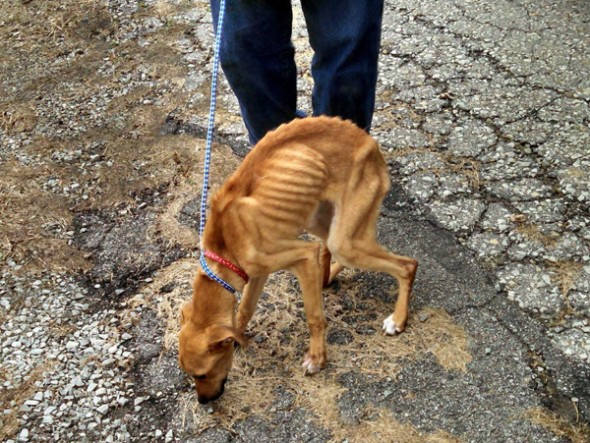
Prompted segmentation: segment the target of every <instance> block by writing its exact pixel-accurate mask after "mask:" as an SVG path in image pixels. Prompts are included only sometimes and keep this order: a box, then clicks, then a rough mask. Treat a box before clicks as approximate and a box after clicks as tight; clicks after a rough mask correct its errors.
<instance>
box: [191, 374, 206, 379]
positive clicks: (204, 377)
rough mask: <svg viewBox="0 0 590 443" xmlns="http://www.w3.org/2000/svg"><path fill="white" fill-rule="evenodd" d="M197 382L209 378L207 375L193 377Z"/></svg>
mask: <svg viewBox="0 0 590 443" xmlns="http://www.w3.org/2000/svg"><path fill="white" fill-rule="evenodd" d="M193 378H194V379H195V380H205V379H206V378H207V376H206V375H193Z"/></svg>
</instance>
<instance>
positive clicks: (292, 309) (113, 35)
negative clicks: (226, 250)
mask: <svg viewBox="0 0 590 443" xmlns="http://www.w3.org/2000/svg"><path fill="white" fill-rule="evenodd" d="M82 3H83V5H82ZM82 3H80V2H73V1H69V0H68V1H65V2H56V1H47V2H38V1H35V0H29V1H21V2H16V1H15V2H11V3H5V4H2V5H0V30H2V31H1V32H3V34H2V35H1V36H0V37H2V38H0V42H1V43H0V51H1V54H2V55H3V57H2V60H1V61H0V72H1V73H2V75H0V91H2V92H1V94H0V115H1V117H2V120H1V124H0V191H1V193H0V208H2V209H1V210H2V217H1V220H0V233H1V234H2V237H5V238H0V274H1V275H0V329H1V330H2V338H1V340H2V358H1V360H0V393H1V397H2V400H1V406H2V407H1V408H0V420H1V422H0V425H1V426H0V427H1V434H0V437H1V438H0V439H1V440H2V441H6V442H26V441H34V442H37V441H48V442H58V441H59V442H64V441H68V442H85V441H87V442H90V441H105V442H112V441H166V442H171V441H182V442H190V443H197V442H232V443H242V442H250V441H256V442H261V441H262V442H278V441H281V442H302V441H309V442H328V441H330V442H332V441H333V442H339V443H343V442H356V441H359V442H360V441H363V442H366V441H395V442H408V443H409V442H425V443H426V442H430V443H433V442H447V443H456V442H574V443H578V442H586V441H589V439H590V431H589V430H588V422H589V421H590V8H588V5H587V4H586V3H587V2H585V1H584V0H534V1H533V0H526V1H521V0H514V1H508V0H499V1H494V2H490V1H483V0H436V1H433V0H428V1H427V0H396V1H386V8H385V17H384V23H383V38H382V49H381V56H380V70H379V72H380V77H379V83H378V90H377V103H376V113H375V118H374V123H373V128H372V134H373V135H374V136H375V137H376V138H377V139H378V140H379V142H380V143H381V145H382V148H383V152H384V154H385V157H386V160H387V162H388V165H389V167H390V173H391V178H392V184H393V186H392V191H391V192H390V194H389V195H388V196H387V198H386V199H385V201H384V205H383V210H382V216H381V218H380V220H379V238H380V240H381V241H382V242H383V244H385V245H386V246H387V247H389V248H391V249H392V250H395V251H398V252H400V253H403V254H407V255H411V256H413V257H415V258H417V259H418V260H419V262H420V268H419V274H418V276H417V280H416V283H415V285H416V286H415V293H414V298H413V301H412V312H413V316H412V318H411V321H410V324H409V328H408V331H407V332H406V333H405V334H403V335H402V336H400V337H394V338H387V337H381V336H380V334H379V333H378V331H379V328H380V324H381V321H382V320H383V318H385V317H386V314H387V311H388V310H389V309H390V306H391V304H392V302H393V301H394V299H395V284H394V282H392V281H391V279H390V278H389V277H387V276H383V275H370V274H367V273H361V272H346V273H345V274H344V275H343V276H342V277H341V278H339V280H338V282H337V283H336V284H335V285H334V287H332V288H330V289H329V290H327V291H326V309H327V313H328V318H329V324H330V329H329V331H328V332H329V343H330V344H329V358H330V359H331V360H330V364H329V366H328V368H327V369H326V370H325V371H323V372H322V373H321V374H318V375H317V376H315V377H303V376H302V375H301V373H300V371H299V366H300V363H301V358H302V356H303V353H304V347H305V343H306V340H307V335H306V334H307V333H306V329H305V328H306V327H305V322H304V317H303V313H302V309H301V300H300V296H299V295H298V286H297V284H296V282H295V280H294V279H293V278H292V277H291V276H289V275H287V274H279V275H278V276H276V277H275V278H274V280H271V281H270V282H269V286H268V287H267V288H266V290H265V294H264V295H263V298H262V301H261V305H260V307H259V310H258V312H257V314H256V318H255V320H254V323H253V324H252V327H251V331H250V332H251V335H252V336H253V337H252V339H251V346H250V347H249V348H248V349H246V350H243V351H241V352H240V353H239V357H238V362H237V363H236V368H235V369H234V370H233V373H232V375H231V377H230V380H229V382H228V386H227V391H228V392H226V394H224V396H223V397H222V399H220V400H219V401H217V402H215V403H213V404H211V405H207V406H206V407H202V406H200V405H198V403H197V402H196V398H195V396H194V394H193V392H192V388H191V386H190V383H189V381H188V380H187V379H186V377H185V376H184V375H183V374H182V373H181V371H180V370H179V368H178V366H177V363H176V358H177V352H176V344H175V338H174V332H175V329H176V328H177V324H176V312H177V308H178V305H179V303H181V302H182V300H186V299H188V297H190V279H191V277H192V275H194V270H195V267H196V265H197V260H196V257H198V249H197V246H198V239H197V235H196V226H197V222H198V214H197V213H198V210H197V209H198V201H199V199H198V194H199V186H200V185H199V183H200V162H201V160H202V148H203V145H204V135H205V129H206V124H207V109H208V100H209V97H208V87H209V81H210V71H211V58H212V57H211V55H212V43H213V35H212V24H211V18H210V14H209V6H208V3H207V1H202V0H197V1H185V0H168V1H162V0H145V1H137V0H109V1H106V0H105V1H98V0H96V1H94V0H85V1H84V2H82ZM80 5H82V6H83V7H80ZM294 8H295V20H294V32H293V41H294V44H295V46H296V49H297V53H296V57H297V63H298V69H299V81H298V86H299V92H300V97H299V107H300V108H301V109H303V110H304V111H307V112H311V99H310V93H311V88H312V86H313V82H312V78H311V73H310V67H309V62H310V58H311V55H312V54H311V51H310V49H309V47H308V43H307V35H306V31H305V25H304V20H303V17H302V13H301V11H300V7H299V5H298V4H297V2H294ZM31 54H36V56H31ZM248 149H249V147H248V143H247V137H246V133H245V129H244V127H243V124H242V122H241V118H240V115H239V109H238V106H237V103H236V100H235V98H234V97H233V95H232V94H231V91H230V90H229V88H228V87H227V84H226V83H225V81H222V82H221V89H220V93H219V109H218V116H217V126H216V144H215V151H214V153H213V162H214V163H216V162H217V163H216V166H215V168H216V169H215V171H216V175H215V177H213V181H214V183H213V185H214V186H215V185H218V184H219V183H220V182H221V181H222V180H223V177H224V176H225V175H227V174H229V173H230V172H231V171H232V170H233V169H235V167H236V166H237V165H238V164H239V162H240V161H241V158H242V157H243V156H244V155H245V154H246V153H247V151H248Z"/></svg>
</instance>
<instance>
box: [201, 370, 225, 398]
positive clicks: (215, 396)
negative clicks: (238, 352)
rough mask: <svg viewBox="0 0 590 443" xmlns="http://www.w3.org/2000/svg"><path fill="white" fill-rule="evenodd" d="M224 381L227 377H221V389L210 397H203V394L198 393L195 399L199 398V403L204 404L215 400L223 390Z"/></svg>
mask: <svg viewBox="0 0 590 443" xmlns="http://www.w3.org/2000/svg"><path fill="white" fill-rule="evenodd" d="M226 381H227V377H225V378H224V379H223V381H222V382H221V389H220V390H219V392H218V393H217V394H215V395H213V396H212V397H205V396H204V395H198V396H197V400H199V403H201V404H202V405H205V404H207V403H209V402H210V401H215V400H217V399H218V398H219V397H221V396H222V394H223V393H224V392H225V382H226Z"/></svg>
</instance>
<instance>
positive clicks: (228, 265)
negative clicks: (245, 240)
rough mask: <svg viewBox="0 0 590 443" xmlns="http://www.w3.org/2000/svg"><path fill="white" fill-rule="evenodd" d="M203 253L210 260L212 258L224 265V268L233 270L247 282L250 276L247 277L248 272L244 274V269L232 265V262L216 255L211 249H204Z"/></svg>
mask: <svg viewBox="0 0 590 443" xmlns="http://www.w3.org/2000/svg"><path fill="white" fill-rule="evenodd" d="M203 255H204V256H205V257H207V258H210V259H211V260H213V261H214V262H217V263H219V264H220V265H223V266H225V267H226V268H228V269H230V270H232V271H233V272H235V273H236V274H238V275H239V276H240V277H242V279H243V280H244V281H245V282H246V283H248V280H250V277H248V274H246V271H244V270H243V269H242V268H240V267H238V266H236V265H234V264H233V263H232V262H230V261H228V260H226V259H224V258H222V257H220V256H219V255H217V254H216V253H215V252H211V251H205V252H203Z"/></svg>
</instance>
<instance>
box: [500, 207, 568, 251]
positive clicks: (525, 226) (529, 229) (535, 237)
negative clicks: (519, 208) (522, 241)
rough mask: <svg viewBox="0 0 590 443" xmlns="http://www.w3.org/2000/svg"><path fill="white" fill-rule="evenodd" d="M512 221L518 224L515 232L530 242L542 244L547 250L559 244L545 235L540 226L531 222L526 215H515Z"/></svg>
mask: <svg viewBox="0 0 590 443" xmlns="http://www.w3.org/2000/svg"><path fill="white" fill-rule="evenodd" d="M510 220H511V221H512V222H514V223H516V224H517V226H516V229H515V231H516V232H518V233H519V234H521V235H522V236H523V237H524V238H526V239H527V240H528V241H531V242H536V243H541V244H542V245H543V246H545V247H546V248H553V247H555V245H556V244H557V239H556V238H555V237H552V236H549V235H545V234H543V233H542V232H541V229H540V228H539V226H537V225H536V224H534V223H532V222H530V221H529V220H528V219H527V216H526V215H525V214H513V215H512V216H511V217H510Z"/></svg>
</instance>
